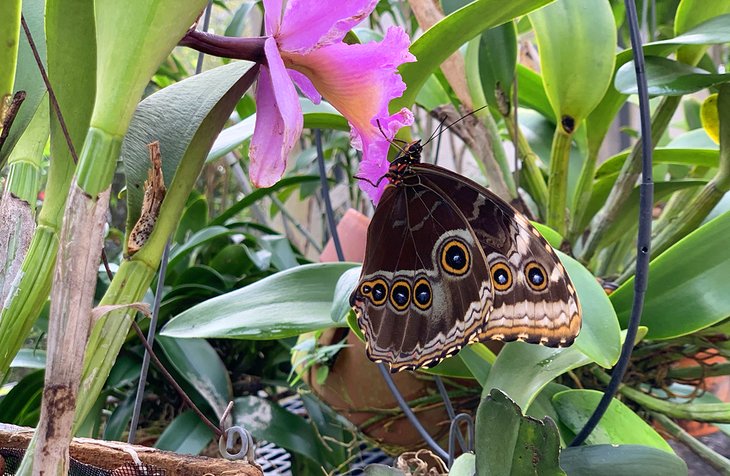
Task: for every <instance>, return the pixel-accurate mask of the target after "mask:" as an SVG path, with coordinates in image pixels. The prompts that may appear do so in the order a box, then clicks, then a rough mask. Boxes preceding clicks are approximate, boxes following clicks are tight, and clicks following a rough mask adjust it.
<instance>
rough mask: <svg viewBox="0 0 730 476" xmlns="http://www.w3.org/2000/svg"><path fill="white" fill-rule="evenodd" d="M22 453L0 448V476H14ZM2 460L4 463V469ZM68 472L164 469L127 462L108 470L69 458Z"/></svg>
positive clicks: (76, 475) (94, 475)
mask: <svg viewBox="0 0 730 476" xmlns="http://www.w3.org/2000/svg"><path fill="white" fill-rule="evenodd" d="M24 454H25V450H21V449H16V448H0V458H2V459H0V476H14V475H15V472H16V471H17V470H18V467H19V466H20V461H21V460H22V459H23V455H24ZM3 460H4V461H3ZM3 462H4V463H5V465H4V466H5V467H4V469H3ZM68 474H69V476H142V475H144V476H165V474H166V471H165V470H164V469H162V468H157V467H155V466H150V465H147V464H144V465H141V466H140V465H136V464H134V463H127V464H125V465H123V466H120V467H118V468H116V469H113V470H109V469H104V468H99V467H98V466H93V465H91V464H85V463H82V462H81V461H78V460H75V459H74V458H71V462H70V463H69V470H68Z"/></svg>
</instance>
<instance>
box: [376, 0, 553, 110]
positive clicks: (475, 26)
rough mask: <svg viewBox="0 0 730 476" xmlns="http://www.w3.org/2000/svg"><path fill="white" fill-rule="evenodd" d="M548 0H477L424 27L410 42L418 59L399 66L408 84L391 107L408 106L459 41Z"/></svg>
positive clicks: (453, 50)
mask: <svg viewBox="0 0 730 476" xmlns="http://www.w3.org/2000/svg"><path fill="white" fill-rule="evenodd" d="M550 1H551V0H512V1H510V2H505V1H503V0H476V1H474V2H472V3H470V4H468V5H467V6H465V7H463V8H460V9H459V10H457V11H455V12H454V13H452V14H451V15H448V16H446V17H445V18H443V19H442V20H441V21H439V22H438V23H436V24H435V25H433V26H432V27H431V28H429V29H428V30H426V31H425V32H424V33H423V35H422V36H421V37H420V38H418V39H417V40H416V41H414V42H413V43H412V44H411V48H410V51H411V53H412V54H413V55H414V56H415V57H416V58H417V59H418V61H416V62H415V63H405V64H403V65H402V66H401V67H400V68H399V70H400V73H401V76H402V77H403V81H404V82H405V83H406V85H407V87H406V90H405V92H404V93H403V95H402V96H401V97H400V98H396V99H394V100H393V101H391V104H390V109H391V110H394V111H397V110H400V109H401V108H402V107H410V106H412V105H413V103H414V102H415V100H416V96H417V95H418V93H419V91H420V90H421V88H422V87H423V84H424V83H425V82H426V81H427V80H428V78H429V76H431V73H433V72H434V71H435V70H436V68H438V67H440V66H441V63H443V62H444V60H445V59H446V58H448V57H449V56H451V55H452V54H453V53H454V52H455V51H456V50H458V49H459V48H460V47H461V45H463V44H464V43H466V42H467V41H469V40H471V39H472V38H474V37H475V36H477V35H478V34H479V33H481V32H483V31H485V30H488V29H489V28H491V27H493V26H497V25H501V24H502V23H504V22H507V21H510V20H512V19H514V18H516V17H518V16H521V15H524V14H526V13H529V12H531V11H532V10H534V9H536V8H539V7H541V6H543V5H545V4H546V3H549V2H550Z"/></svg>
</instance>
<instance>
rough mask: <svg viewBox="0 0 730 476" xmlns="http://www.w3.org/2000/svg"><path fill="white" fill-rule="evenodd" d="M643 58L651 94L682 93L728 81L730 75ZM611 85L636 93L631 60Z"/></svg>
mask: <svg viewBox="0 0 730 476" xmlns="http://www.w3.org/2000/svg"><path fill="white" fill-rule="evenodd" d="M645 61H646V80H647V86H648V88H649V89H648V91H649V94H650V95H652V96H682V95H685V94H691V93H694V92H697V91H701V90H703V89H705V88H709V87H710V86H714V85H716V84H719V83H725V82H727V81H730V74H711V73H708V72H707V71H705V70H704V69H700V68H695V67H694V66H690V65H687V64H684V63H680V62H679V61H673V60H670V59H667V58H662V57H660V56H648V57H646V58H645ZM614 86H615V87H616V89H617V90H619V91H620V92H622V93H623V94H636V93H637V88H636V74H635V73H634V62H633V61H630V62H628V63H626V64H624V65H623V66H621V67H620V68H619V69H618V71H617V72H616V81H615V83H614Z"/></svg>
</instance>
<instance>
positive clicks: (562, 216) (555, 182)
mask: <svg viewBox="0 0 730 476" xmlns="http://www.w3.org/2000/svg"><path fill="white" fill-rule="evenodd" d="M572 138H573V135H572V134H570V133H568V132H566V131H565V130H564V129H563V127H561V126H558V127H557V128H556V129H555V135H554V136H553V146H552V150H551V151H550V175H549V176H548V202H547V216H546V219H547V220H546V221H547V225H548V226H549V227H551V228H552V229H553V230H555V231H557V232H558V233H560V235H561V236H566V235H567V232H568V213H567V212H568V210H567V207H568V164H569V162H570V144H571V142H572Z"/></svg>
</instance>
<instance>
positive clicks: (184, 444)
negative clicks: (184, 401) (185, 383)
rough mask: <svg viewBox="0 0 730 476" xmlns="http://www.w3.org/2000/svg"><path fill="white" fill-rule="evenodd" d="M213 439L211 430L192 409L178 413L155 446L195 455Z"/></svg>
mask: <svg viewBox="0 0 730 476" xmlns="http://www.w3.org/2000/svg"><path fill="white" fill-rule="evenodd" d="M212 439H213V432H212V431H211V430H210V428H208V427H207V426H206V425H205V423H203V421H202V420H201V419H200V418H199V417H198V415H196V414H195V413H194V412H193V411H192V410H186V411H184V412H183V413H181V414H180V415H178V416H177V417H176V418H175V419H174V420H172V422H170V424H169V425H168V426H167V428H165V431H163V432H162V434H161V435H160V438H159V439H158V440H157V442H156V443H155V448H157V449H160V450H167V451H174V452H175V453H180V454H187V455H197V454H200V452H201V451H203V450H204V449H205V447H206V446H208V443H210V440H212Z"/></svg>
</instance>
